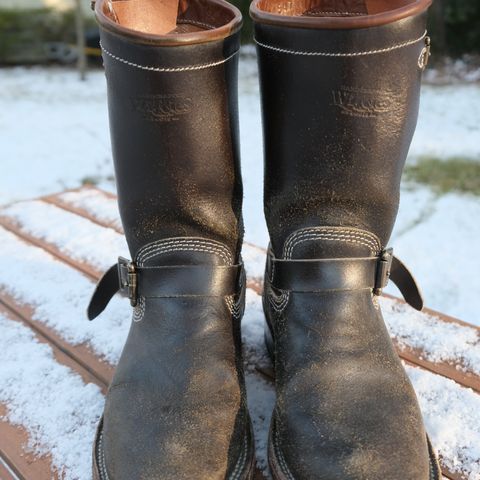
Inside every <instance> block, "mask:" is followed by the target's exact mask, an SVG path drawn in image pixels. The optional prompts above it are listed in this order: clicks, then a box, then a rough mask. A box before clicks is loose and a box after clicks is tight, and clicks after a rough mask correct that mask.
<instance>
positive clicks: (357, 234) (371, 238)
mask: <svg viewBox="0 0 480 480" xmlns="http://www.w3.org/2000/svg"><path fill="white" fill-rule="evenodd" d="M310 234H327V235H337V236H338V235H341V236H344V237H345V236H347V235H348V236H352V238H360V239H365V241H368V242H369V243H371V247H372V249H373V250H375V251H377V250H380V248H381V245H380V241H379V240H378V238H377V236H376V235H374V234H373V233H370V232H367V231H365V230H358V229H351V228H343V227H338V228H331V227H330V228H329V227H309V228H304V229H302V230H297V231H295V232H294V233H293V234H291V235H290V236H289V237H288V238H287V240H286V242H285V245H284V255H285V254H286V253H287V251H288V250H290V248H291V245H292V243H293V244H295V241H296V240H297V239H298V238H302V237H305V236H306V235H310Z"/></svg>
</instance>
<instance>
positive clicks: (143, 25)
mask: <svg viewBox="0 0 480 480" xmlns="http://www.w3.org/2000/svg"><path fill="white" fill-rule="evenodd" d="M108 11H109V12H113V16H112V17H113V18H114V20H115V21H116V22H118V23H119V24H121V25H124V26H125V27H128V28H131V29H132V30H138V31H140V32H145V33H154V34H157V35H165V34H166V33H169V32H171V31H172V30H175V28H177V15H178V0H116V1H112V2H111V8H108Z"/></svg>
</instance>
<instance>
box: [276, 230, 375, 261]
mask: <svg viewBox="0 0 480 480" xmlns="http://www.w3.org/2000/svg"><path fill="white" fill-rule="evenodd" d="M310 240H327V241H335V240H339V241H345V242H349V243H356V244H359V245H363V246H365V247H367V248H368V249H369V250H370V252H371V253H372V254H375V253H377V251H378V250H377V248H376V247H375V246H372V243H371V242H369V241H368V240H365V239H364V238H362V237H357V236H353V235H332V234H325V235H323V234H321V233H317V234H314V233H311V234H308V235H304V236H302V237H298V238H297V239H295V242H294V243H293V244H291V245H290V246H289V248H288V250H287V251H286V252H285V258H287V259H290V258H292V255H293V250H294V248H295V247H296V246H297V245H299V244H300V243H303V242H307V241H310Z"/></svg>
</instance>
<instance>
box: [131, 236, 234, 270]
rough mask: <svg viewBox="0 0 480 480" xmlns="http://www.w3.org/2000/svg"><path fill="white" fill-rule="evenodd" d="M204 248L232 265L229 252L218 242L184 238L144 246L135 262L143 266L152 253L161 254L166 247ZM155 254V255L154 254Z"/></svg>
mask: <svg viewBox="0 0 480 480" xmlns="http://www.w3.org/2000/svg"><path fill="white" fill-rule="evenodd" d="M197 246H198V247H206V248H209V249H211V250H215V252H212V253H218V255H220V256H221V257H222V259H223V260H225V262H226V263H233V258H232V255H231V253H230V251H229V250H228V249H227V247H225V245H223V244H222V243H218V242H213V241H211V240H204V239H195V238H186V239H182V238H179V239H175V240H172V239H165V240H157V241H155V242H152V243H149V244H148V245H145V246H144V247H142V248H141V249H140V250H139V252H138V253H137V255H136V261H137V262H138V263H139V264H143V262H144V261H146V260H147V259H149V258H152V257H151V254H152V253H155V252H156V253H163V252H162V251H163V250H166V248H167V247H176V249H177V250H178V248H177V247H186V248H190V247H197ZM170 251H175V250H170ZM156 253H155V254H156Z"/></svg>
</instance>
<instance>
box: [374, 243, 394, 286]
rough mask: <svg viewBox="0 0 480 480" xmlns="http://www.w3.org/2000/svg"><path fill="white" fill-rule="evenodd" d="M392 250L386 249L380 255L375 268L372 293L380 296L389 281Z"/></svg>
mask: <svg viewBox="0 0 480 480" xmlns="http://www.w3.org/2000/svg"><path fill="white" fill-rule="evenodd" d="M392 261H393V248H386V249H385V250H383V251H382V252H381V254H380V258H379V261H378V266H377V274H376V277H375V288H374V289H373V293H374V294H375V295H381V294H382V290H383V289H384V288H385V287H386V286H387V284H388V281H389V280H390V271H391V269H392Z"/></svg>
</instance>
